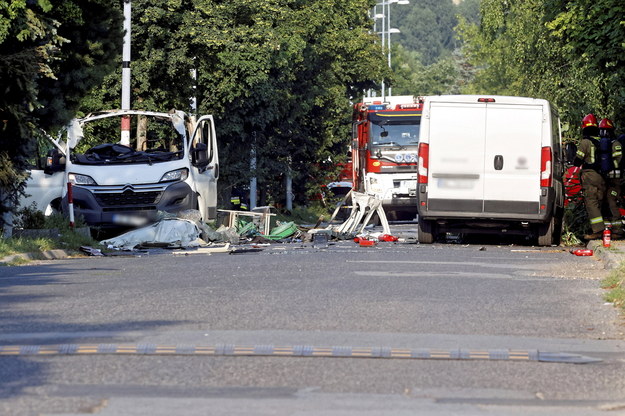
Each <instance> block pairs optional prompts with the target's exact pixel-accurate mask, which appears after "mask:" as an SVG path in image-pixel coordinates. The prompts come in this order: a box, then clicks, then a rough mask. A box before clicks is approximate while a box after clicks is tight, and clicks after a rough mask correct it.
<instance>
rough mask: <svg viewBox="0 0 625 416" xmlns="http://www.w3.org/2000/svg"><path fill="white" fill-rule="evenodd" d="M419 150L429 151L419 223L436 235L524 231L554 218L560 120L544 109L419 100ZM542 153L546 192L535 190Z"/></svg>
mask: <svg viewBox="0 0 625 416" xmlns="http://www.w3.org/2000/svg"><path fill="white" fill-rule="evenodd" d="M483 97H487V98H488V99H489V101H490V102H483V100H480V99H481V98H483ZM419 142H420V143H422V144H424V145H427V149H428V157H427V163H428V168H427V184H420V185H419V186H418V192H417V194H418V199H419V216H420V218H422V220H430V221H431V223H432V224H435V223H438V224H439V225H441V226H443V227H444V226H448V225H449V224H454V225H456V226H462V221H460V220H465V222H469V220H470V221H471V222H472V223H474V224H475V223H478V224H481V225H485V226H487V225H488V222H489V221H492V222H493V223H495V222H497V221H498V222H499V223H500V224H503V225H502V229H505V228H506V227H507V225H508V224H506V223H505V222H506V221H507V222H508V223H509V224H514V223H516V224H517V225H518V224H521V223H522V224H524V226H527V224H528V223H537V224H544V223H548V222H549V221H550V220H551V219H552V217H554V216H559V215H561V212H560V211H561V209H560V208H561V207H562V206H563V189H562V179H561V178H562V171H563V164H562V149H561V139H560V130H559V120H558V119H557V115H555V110H553V109H552V108H551V105H550V104H549V102H548V101H546V100H542V99H536V98H525V97H504V96H477V95H456V96H432V97H426V98H425V103H424V108H423V116H422V121H421V131H420V138H419ZM543 148H546V149H545V151H550V152H551V153H550V154H551V157H552V162H551V164H549V163H547V165H548V166H547V171H548V172H549V173H550V175H551V178H552V181H551V182H552V184H551V186H549V187H542V186H541V169H542V166H541V165H542V163H543V162H542V152H543ZM421 157H422V155H420V158H421ZM424 174H425V169H421V167H420V175H424ZM454 220H458V221H456V222H455V223H454ZM502 220H503V221H502ZM428 225H431V224H428Z"/></svg>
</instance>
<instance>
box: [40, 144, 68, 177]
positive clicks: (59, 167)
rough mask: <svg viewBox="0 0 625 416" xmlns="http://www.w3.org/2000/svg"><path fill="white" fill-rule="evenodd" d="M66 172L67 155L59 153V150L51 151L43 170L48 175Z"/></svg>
mask: <svg viewBox="0 0 625 416" xmlns="http://www.w3.org/2000/svg"><path fill="white" fill-rule="evenodd" d="M64 170H65V155H63V154H62V153H61V152H59V149H50V150H49V151H48V154H47V156H46V165H45V167H44V169H43V171H44V173H45V174H47V175H52V174H53V173H55V172H62V171H64Z"/></svg>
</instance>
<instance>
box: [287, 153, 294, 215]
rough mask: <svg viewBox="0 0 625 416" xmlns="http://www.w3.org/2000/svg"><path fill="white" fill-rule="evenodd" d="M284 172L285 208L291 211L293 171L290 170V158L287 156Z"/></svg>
mask: <svg viewBox="0 0 625 416" xmlns="http://www.w3.org/2000/svg"><path fill="white" fill-rule="evenodd" d="M287 162H288V164H289V166H288V167H287V173H286V210H287V211H289V212H293V173H292V172H291V158H290V157H289V158H288V161H287Z"/></svg>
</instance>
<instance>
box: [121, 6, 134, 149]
mask: <svg viewBox="0 0 625 416" xmlns="http://www.w3.org/2000/svg"><path fill="white" fill-rule="evenodd" d="M131 12H132V6H131V0H124V47H123V51H122V110H130V39H131V16H132V13H131ZM120 142H121V144H124V145H126V146H128V145H130V117H122V128H121V141H120Z"/></svg>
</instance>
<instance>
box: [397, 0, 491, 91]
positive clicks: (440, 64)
mask: <svg viewBox="0 0 625 416" xmlns="http://www.w3.org/2000/svg"><path fill="white" fill-rule="evenodd" d="M479 5H480V0H464V1H463V2H461V3H459V4H458V5H455V4H454V3H453V2H452V0H411V1H410V4H409V5H400V4H392V5H391V26H392V27H397V28H399V29H400V31H401V32H400V33H399V34H393V35H391V41H392V43H391V44H392V54H391V56H392V61H393V62H392V67H393V83H392V92H393V94H394V95H435V94H458V93H460V92H462V91H463V90H464V88H465V87H466V85H467V83H468V82H470V80H471V79H472V75H473V73H472V68H471V66H470V65H469V64H468V63H467V62H466V59H465V57H464V55H463V50H462V48H461V42H460V40H459V39H458V37H457V36H456V32H455V28H456V26H457V24H458V21H459V19H460V20H461V21H466V22H472V23H475V24H479V21H480V19H479V17H480V8H479Z"/></svg>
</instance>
